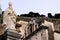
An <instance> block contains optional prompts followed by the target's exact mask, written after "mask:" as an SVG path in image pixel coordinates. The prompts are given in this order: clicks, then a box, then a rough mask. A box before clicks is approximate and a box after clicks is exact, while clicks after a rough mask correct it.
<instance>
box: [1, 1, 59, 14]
mask: <svg viewBox="0 0 60 40" xmlns="http://www.w3.org/2000/svg"><path fill="white" fill-rule="evenodd" d="M9 1H10V0H0V5H1V8H2V10H5V9H6V8H8V2H9ZM11 1H12V5H13V9H14V11H15V12H16V14H17V15H18V14H19V15H20V14H24V13H26V14H27V13H29V12H30V11H33V12H39V14H44V15H47V13H52V15H54V14H55V13H60V0H11Z"/></svg>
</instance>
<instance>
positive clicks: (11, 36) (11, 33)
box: [7, 29, 21, 40]
mask: <svg viewBox="0 0 60 40" xmlns="http://www.w3.org/2000/svg"><path fill="white" fill-rule="evenodd" d="M7 40H21V35H20V34H18V33H17V31H15V30H11V29H8V30H7Z"/></svg>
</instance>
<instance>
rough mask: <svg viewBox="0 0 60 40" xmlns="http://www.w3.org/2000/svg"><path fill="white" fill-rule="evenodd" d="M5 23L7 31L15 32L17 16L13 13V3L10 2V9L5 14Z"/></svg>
mask: <svg viewBox="0 0 60 40" xmlns="http://www.w3.org/2000/svg"><path fill="white" fill-rule="evenodd" d="M3 23H4V24H6V25H7V27H6V29H13V30H15V23H16V14H15V12H14V11H13V8H12V3H11V2H9V7H8V8H7V9H6V10H5V12H4V14H3Z"/></svg>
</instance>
